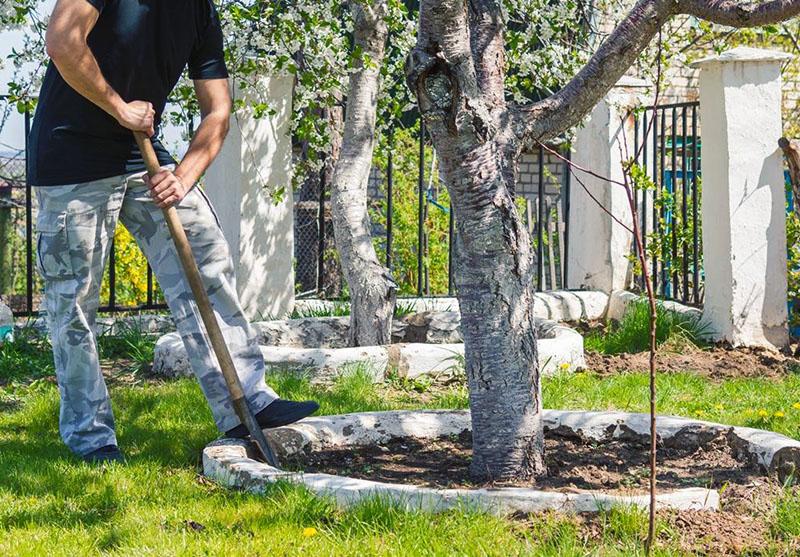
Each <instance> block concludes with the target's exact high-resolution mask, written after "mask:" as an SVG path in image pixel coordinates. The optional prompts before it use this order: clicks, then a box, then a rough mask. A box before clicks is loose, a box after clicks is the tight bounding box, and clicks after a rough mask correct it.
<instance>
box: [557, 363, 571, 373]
mask: <svg viewBox="0 0 800 557" xmlns="http://www.w3.org/2000/svg"><path fill="white" fill-rule="evenodd" d="M558 368H559V369H560V370H561V371H567V370H568V369H569V363H567V362H561V363H560V364H559V366H558Z"/></svg>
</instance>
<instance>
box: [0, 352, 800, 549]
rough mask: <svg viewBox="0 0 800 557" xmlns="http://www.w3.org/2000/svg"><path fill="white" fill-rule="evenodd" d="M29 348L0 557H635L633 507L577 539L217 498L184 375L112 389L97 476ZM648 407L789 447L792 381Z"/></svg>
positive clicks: (551, 394) (781, 513) (601, 402)
mask: <svg viewBox="0 0 800 557" xmlns="http://www.w3.org/2000/svg"><path fill="white" fill-rule="evenodd" d="M25 343H27V344H25ZM37 346H38V347H39V348H40V349H41V348H42V347H41V346H40V345H37V341H35V340H31V339H21V340H19V341H18V342H17V343H15V345H14V346H13V347H9V346H5V347H0V555H37V556H39V555H47V556H48V557H53V556H56V555H84V554H96V553H111V554H120V555H123V554H127V555H159V556H160V555H242V556H245V555H247V556H249V555H265V556H266V555H270V556H271V555H372V554H379V555H403V556H406V555H453V554H455V555H498V556H506V555H553V556H555V555H559V556H566V555H575V556H578V555H598V556H599V555H603V556H606V555H619V556H628V555H640V554H643V549H642V546H641V539H642V538H643V536H644V533H645V531H646V518H645V515H644V514H643V513H642V512H639V511H631V510H624V509H615V510H613V511H611V512H608V513H606V514H604V515H602V516H600V517H599V519H598V521H599V522H598V524H599V526H598V528H597V529H596V532H597V533H596V535H594V536H591V537H589V538H588V539H586V537H585V536H584V533H585V531H584V530H582V529H581V526H580V524H579V523H578V522H577V521H576V520H575V519H574V518H571V517H566V516H558V515H553V514H550V515H545V516H535V517H528V518H526V519H525V520H521V519H510V518H509V519H503V518H495V517H491V516H487V515H485V514H480V513H475V512H471V511H469V510H467V509H464V510H462V511H454V512H448V513H444V514H440V515H428V514H424V513H418V512H406V511H401V510H399V509H397V508H396V507H393V506H391V505H388V504H385V503H383V502H381V501H371V502H368V503H366V504H362V505H361V506H359V507H357V508H355V509H352V510H349V511H347V512H344V511H340V510H337V509H336V508H335V507H334V506H333V504H332V503H331V502H330V501H328V500H325V499H320V498H316V497H314V496H311V495H310V494H309V493H308V492H306V491H305V490H304V489H302V488H300V487H296V486H288V485H279V486H276V487H274V488H271V489H270V490H269V491H268V492H267V493H265V494H264V495H249V494H244V493H238V492H235V491H228V490H225V489H221V488H219V487H217V486H215V485H214V484H212V483H210V482H209V481H207V480H205V479H203V478H202V477H201V476H200V475H199V471H200V463H199V456H200V452H201V450H202V448H203V446H204V445H205V444H206V443H208V442H209V441H211V440H213V439H214V438H215V437H216V436H217V433H216V430H215V428H214V425H213V422H212V419H211V414H210V412H209V411H208V409H207V407H206V404H205V400H204V399H203V396H202V394H201V392H200V390H199V388H198V387H197V385H196V384H195V382H194V381H191V380H185V379H184V380H177V381H170V382H153V381H141V382H140V383H138V384H135V385H131V384H129V383H127V382H125V381H113V382H112V383H111V391H112V398H113V404H114V410H115V413H116V417H117V427H118V434H119V440H120V444H121V446H122V448H123V449H124V450H125V452H126V453H127V455H128V459H129V462H128V463H127V464H126V465H122V466H113V467H109V468H107V469H97V468H92V467H90V466H88V465H85V464H82V463H79V462H78V461H77V460H76V459H75V458H74V457H73V456H71V454H70V453H69V451H68V450H67V449H66V448H65V447H64V446H63V445H62V443H61V441H60V439H59V437H58V433H57V413H58V393H57V389H56V387H55V385H54V384H53V382H52V380H51V379H49V375H50V373H51V372H50V371H49V370H48V368H47V366H48V365H50V364H48V361H49V355H48V354H47V353H46V351H43V350H35V348H36V347H37ZM110 346H111V348H113V349H114V350H116V349H117V348H119V344H116V343H110ZM111 348H109V350H110V349H111ZM20 354H23V355H24V358H23V357H21V355H20ZM113 354H114V353H111V355H113ZM107 355H108V354H107ZM23 360H24V361H23ZM25 362H27V363H25ZM135 372H137V369H136V366H134V367H133V368H132V370H131V371H130V373H131V374H133V373H135ZM270 382H271V383H272V385H273V386H274V387H275V388H276V390H278V392H279V393H281V394H282V395H283V396H285V397H289V398H306V397H313V398H316V399H317V400H319V401H320V402H321V404H322V413H325V414H327V413H340V412H351V411H365V410H385V409H392V408H414V407H432V408H442V407H447V408H452V407H460V408H464V407H466V405H467V393H466V390H465V389H464V387H463V386H454V387H451V388H446V389H441V388H439V389H430V390H428V391H426V390H425V389H424V388H423V389H419V388H417V389H416V390H415V389H411V388H407V389H401V388H398V386H397V385H394V386H390V387H389V388H385V387H376V386H374V385H372V384H371V383H370V382H369V381H368V380H367V379H366V378H365V376H364V375H363V374H360V373H354V374H353V375H351V376H350V377H347V378H343V379H341V380H340V381H339V382H338V383H336V384H335V385H334V386H333V387H331V388H328V389H322V388H318V387H313V386H311V385H309V384H308V383H307V382H305V381H302V380H299V379H296V378H293V377H290V376H279V377H273V378H271V380H270ZM419 390H423V391H424V392H422V393H420V392H418V391H419ZM646 393H647V377H646V375H644V374H624V375H618V376H612V377H599V376H597V375H595V374H592V373H578V374H575V375H559V376H556V377H552V378H548V379H546V380H545V383H544V397H545V404H546V406H547V407H552V408H583V409H621V410H628V411H645V410H646ZM659 408H660V411H661V412H662V413H669V414H680V415H686V416H700V417H702V418H704V419H709V420H719V421H724V422H726V423H732V424H742V425H751V426H757V427H765V428H769V429H774V430H776V431H780V432H782V433H785V434H787V435H791V436H794V437H800V377H797V376H793V375H791V376H787V377H785V378H783V379H782V380H768V379H742V380H728V381H723V382H714V381H711V380H708V379H704V378H702V377H698V376H696V375H693V374H691V373H682V374H673V375H664V376H661V377H660V378H659ZM799 515H800V498H798V497H794V496H791V495H789V492H788V491H787V495H786V496H785V497H784V498H783V499H782V500H780V501H778V502H777V504H776V506H775V512H774V515H773V516H771V517H769V520H770V524H771V528H772V540H771V543H772V544H773V549H772V550H771V552H770V553H768V554H774V555H779V554H781V553H782V552H785V551H788V550H785V549H784V548H785V547H786V544H787V541H788V540H789V539H790V538H791V537H792V536H798V535H800V518H799ZM659 528H660V532H661V536H660V542H659V548H658V550H657V552H656V554H658V555H681V554H685V553H681V551H680V550H679V541H680V540H679V538H680V536H679V530H678V529H676V528H674V527H673V526H671V525H669V524H668V522H667V521H666V520H662V521H661V523H660V526H659Z"/></svg>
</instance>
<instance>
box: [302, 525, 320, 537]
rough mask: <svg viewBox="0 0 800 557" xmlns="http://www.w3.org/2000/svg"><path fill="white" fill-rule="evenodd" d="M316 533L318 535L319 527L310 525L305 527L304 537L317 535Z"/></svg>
mask: <svg viewBox="0 0 800 557" xmlns="http://www.w3.org/2000/svg"><path fill="white" fill-rule="evenodd" d="M316 535H317V529H316V528H310V527H309V528H303V537H304V538H310V537H311V536H316Z"/></svg>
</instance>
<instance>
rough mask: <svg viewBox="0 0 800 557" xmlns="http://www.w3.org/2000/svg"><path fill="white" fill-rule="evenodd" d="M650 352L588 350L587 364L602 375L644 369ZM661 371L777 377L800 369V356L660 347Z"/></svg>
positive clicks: (718, 348) (750, 350) (726, 376)
mask: <svg viewBox="0 0 800 557" xmlns="http://www.w3.org/2000/svg"><path fill="white" fill-rule="evenodd" d="M648 358H649V354H648V353H647V352H639V353H636V354H627V353H626V354H613V355H608V354H598V353H593V352H588V353H587V354H586V367H587V368H588V369H590V370H592V371H595V372H597V373H599V374H601V375H614V374H618V373H622V372H628V371H630V372H642V371H646V370H647V369H648V366H649V360H648ZM657 365H658V371H659V372H661V373H663V372H666V373H670V372H687V371H691V372H695V373H699V374H701V375H704V376H706V377H710V378H712V379H730V378H735V377H773V378H778V377H782V376H786V375H787V374H790V373H798V372H800V360H799V359H797V358H795V357H792V356H789V355H786V354H783V353H778V352H772V351H769V350H764V349H759V348H736V349H734V348H730V347H727V346H714V347H711V348H708V349H700V348H694V347H691V346H686V347H682V348H681V350H680V351H679V352H678V351H670V350H669V349H668V348H665V349H662V350H659V353H658V355H657Z"/></svg>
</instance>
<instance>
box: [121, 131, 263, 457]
mask: <svg viewBox="0 0 800 557" xmlns="http://www.w3.org/2000/svg"><path fill="white" fill-rule="evenodd" d="M133 135H134V137H135V138H136V143H137V144H138V145H139V151H141V153H142V158H143V159H144V164H145V167H146V168H147V174H148V175H149V176H151V177H152V176H154V175H155V174H156V173H157V172H159V171H160V170H161V165H160V164H159V162H158V158H157V157H156V153H155V150H154V149H153V144H152V143H151V142H150V139H149V138H148V137H147V136H146V135H144V134H143V133H141V132H134V133H133ZM164 220H166V221H167V226H168V227H169V232H170V235H171V236H172V241H173V242H174V243H175V251H177V252H178V258H179V259H180V260H181V266H182V267H183V272H184V273H185V274H186V280H187V281H188V282H189V287H190V288H191V290H192V295H193V296H194V299H195V303H197V309H198V310H199V311H200V316H201V318H202V320H203V325H205V328H206V332H207V333H208V338H209V340H210V341H211V349H212V350H213V351H214V354H215V355H216V356H217V361H218V362H219V365H220V368H221V369H222V376H223V377H224V378H225V384H226V385H227V386H228V392H229V393H230V396H231V402H232V403H233V408H234V410H235V411H236V415H237V416H238V417H239V420H240V421H241V422H242V423H243V424H244V426H245V427H246V428H247V431H248V433H249V434H250V437H251V438H252V439H253V441H255V444H256V447H257V448H258V450H259V452H260V453H261V456H262V457H263V458H264V460H265V461H266V462H267V464H269V465H270V466H276V467H277V465H278V461H277V459H276V458H275V453H274V452H273V450H272V447H270V445H269V442H268V441H267V438H266V436H265V435H264V432H263V431H262V429H261V427H260V426H259V425H258V422H257V421H256V418H255V416H254V415H253V412H252V411H251V410H250V407H249V406H248V405H247V399H245V396H244V389H242V383H241V381H239V375H238V374H237V373H236V368H235V367H234V366H233V360H232V359H231V354H230V352H229V351H228V345H227V344H226V343H225V338H224V337H223V336H222V331H221V330H220V328H219V324H218V323H217V318H216V317H215V316H214V310H213V308H212V307H211V301H210V300H209V299H208V293H207V292H206V289H205V287H204V286H203V281H202V279H201V278H200V271H199V269H198V268H197V261H195V259H194V255H192V247H191V246H190V245H189V240H188V239H187V238H186V231H184V229H183V225H182V224H181V220H180V217H179V216H178V211H177V210H176V209H175V207H167V208H166V209H164Z"/></svg>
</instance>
